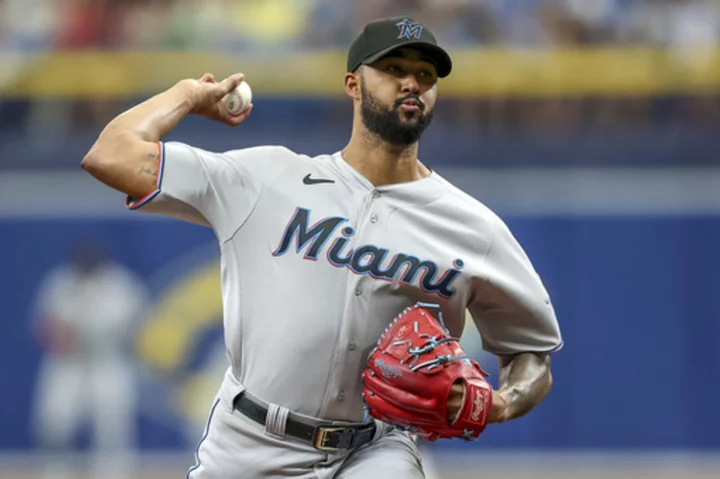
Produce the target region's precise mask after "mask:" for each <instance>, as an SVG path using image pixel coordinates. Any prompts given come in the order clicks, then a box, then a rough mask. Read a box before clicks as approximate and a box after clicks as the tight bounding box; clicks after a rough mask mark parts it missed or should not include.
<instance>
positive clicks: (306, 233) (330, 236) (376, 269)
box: [273, 208, 464, 298]
mask: <svg viewBox="0 0 720 479" xmlns="http://www.w3.org/2000/svg"><path fill="white" fill-rule="evenodd" d="M348 221H349V220H348V219H347V218H343V217H341V216H332V217H328V218H323V219H321V220H320V221H318V222H316V223H315V224H313V225H310V211H309V210H307V209H304V208H298V209H297V210H295V213H294V214H293V216H292V217H291V218H290V221H289V222H288V225H287V227H286V228H285V231H284V233H283V235H282V238H281V239H280V244H279V245H278V247H277V248H276V249H275V251H273V256H282V255H284V254H285V253H287V252H288V250H289V249H290V245H291V244H292V243H293V240H295V242H294V243H295V250H296V252H297V253H298V254H300V253H301V252H303V255H304V256H303V258H304V259H306V260H311V261H316V260H317V259H318V256H319V255H321V254H324V255H325V256H326V258H327V260H328V262H329V263H330V264H331V265H333V266H335V267H338V268H348V269H350V270H351V271H353V272H354V273H356V274H367V275H370V276H371V277H373V278H375V279H380V280H385V281H390V282H395V281H398V282H399V283H401V284H406V285H410V284H417V285H418V286H419V287H420V288H421V289H422V290H423V291H425V292H427V293H436V294H439V295H440V296H442V297H444V298H451V297H452V296H453V295H454V294H455V290H453V289H452V288H451V285H452V283H453V282H454V281H455V280H456V279H457V277H458V276H459V275H460V270H461V269H462V268H463V266H464V263H463V261H462V260H461V259H456V260H454V261H453V268H448V269H446V270H444V271H442V272H441V271H440V268H439V267H438V265H437V264H436V263H435V262H434V261H431V260H422V259H420V258H418V257H417V256H414V255H411V254H407V253H396V254H394V255H391V253H390V250H388V249H387V248H381V247H379V246H375V245H371V244H364V245H358V246H357V247H356V248H354V249H351V248H349V247H348V243H349V242H350V238H351V237H352V236H353V235H355V229H354V228H353V227H352V226H350V225H348V224H346V223H348Z"/></svg>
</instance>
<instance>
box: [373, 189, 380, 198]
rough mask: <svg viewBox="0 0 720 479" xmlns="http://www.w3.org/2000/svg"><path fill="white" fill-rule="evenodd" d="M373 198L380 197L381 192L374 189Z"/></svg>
mask: <svg viewBox="0 0 720 479" xmlns="http://www.w3.org/2000/svg"><path fill="white" fill-rule="evenodd" d="M373 198H375V199H378V198H380V192H379V191H377V190H375V191H373Z"/></svg>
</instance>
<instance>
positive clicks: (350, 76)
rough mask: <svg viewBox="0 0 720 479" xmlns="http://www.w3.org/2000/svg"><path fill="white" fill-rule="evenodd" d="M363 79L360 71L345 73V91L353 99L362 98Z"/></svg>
mask: <svg viewBox="0 0 720 479" xmlns="http://www.w3.org/2000/svg"><path fill="white" fill-rule="evenodd" d="M361 81H362V78H361V75H360V73H359V71H356V72H355V73H346V74H345V93H347V94H348V96H349V97H350V98H352V99H353V100H360V82H361Z"/></svg>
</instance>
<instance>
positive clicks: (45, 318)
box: [33, 240, 146, 479]
mask: <svg viewBox="0 0 720 479" xmlns="http://www.w3.org/2000/svg"><path fill="white" fill-rule="evenodd" d="M145 303H146V291H145V289H144V287H143V284H142V282H141V281H140V280H139V278H138V277H137V276H136V275H135V274H133V273H132V272H131V271H129V270H128V269H127V268H125V267H124V266H122V265H120V264H118V263H116V262H115V261H113V260H111V259H110V258H109V257H108V255H107V251H106V250H105V246H104V245H103V244H102V243H100V242H97V241H94V240H85V241H81V242H79V243H78V244H77V245H76V246H75V249H74V251H73V255H72V258H71V259H70V261H69V262H68V263H67V264H63V265H61V266H59V267H57V268H55V269H53V270H52V271H50V272H49V273H48V274H47V276H46V277H45V278H44V279H43V280H42V282H41V284H40V287H39V291H38V293H37V303H36V317H34V318H33V325H34V328H35V333H36V334H35V335H36V338H37V340H38V342H39V344H40V347H41V349H42V350H43V352H44V356H43V360H42V363H41V365H40V369H39V373H38V376H37V383H36V384H37V386H36V391H35V416H34V426H35V431H36V434H37V437H36V439H37V441H38V445H39V447H40V448H41V450H43V451H44V452H47V453H50V454H51V456H52V459H53V460H52V461H51V462H50V463H49V464H48V477H63V474H64V464H63V461H64V458H65V459H66V458H67V457H68V453H70V452H71V451H72V450H73V449H74V448H73V445H74V444H75V441H76V440H77V438H78V434H79V433H80V432H81V431H82V430H84V428H85V427H86V426H90V427H91V430H92V434H91V437H92V445H93V449H94V450H95V452H96V459H97V463H96V464H95V465H94V466H95V467H96V471H97V477H98V478H103V479H108V478H112V477H131V475H123V474H122V473H124V472H125V473H127V474H130V471H124V468H125V467H131V465H132V460H131V459H132V454H133V449H134V442H135V435H136V431H135V427H134V424H135V421H136V416H135V384H134V375H133V355H132V342H131V339H132V334H133V330H134V328H135V327H136V325H137V322H138V320H139V319H140V316H141V314H142V311H143V309H144V306H145Z"/></svg>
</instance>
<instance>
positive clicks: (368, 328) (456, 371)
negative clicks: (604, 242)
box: [82, 18, 562, 479]
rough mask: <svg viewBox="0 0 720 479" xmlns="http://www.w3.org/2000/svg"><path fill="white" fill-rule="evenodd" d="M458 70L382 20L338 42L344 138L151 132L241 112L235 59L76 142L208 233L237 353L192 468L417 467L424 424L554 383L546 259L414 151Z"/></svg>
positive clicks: (448, 430)
mask: <svg viewBox="0 0 720 479" xmlns="http://www.w3.org/2000/svg"><path fill="white" fill-rule="evenodd" d="M451 70H452V62H451V59H450V56H449V55H448V53H447V52H446V51H445V50H444V49H443V48H441V47H440V46H439V45H438V44H437V42H436V40H435V38H434V36H433V35H432V33H431V32H430V31H429V30H428V29H427V28H426V27H424V26H423V25H422V24H420V23H417V22H415V21H413V20H412V19H411V18H391V19H381V20H377V21H374V22H371V23H369V24H368V25H366V26H365V27H364V29H363V30H362V32H361V33H360V34H359V36H358V38H357V39H356V40H355V42H354V43H353V44H352V46H351V47H350V49H349V52H348V56H347V73H346V74H345V77H344V82H345V83H344V86H345V92H346V94H347V95H348V97H349V98H350V99H351V100H352V105H353V128H352V132H351V135H350V139H349V141H348V143H347V145H346V147H345V148H343V149H342V150H341V151H335V152H332V153H329V154H325V155H320V156H316V157H309V156H306V155H303V154H300V153H297V152H294V151H290V150H289V149H287V148H283V147H281V146H258V147H253V148H247V149H238V150H232V151H225V152H214V151H207V150H204V149H201V148H197V147H193V146H191V145H188V144H185V143H181V142H166V141H163V137H164V136H165V135H166V134H167V133H168V132H169V131H171V130H172V128H173V127H174V126H175V125H176V124H177V123H178V122H179V121H180V120H182V119H183V118H184V117H185V116H186V115H190V114H195V115H202V116H204V117H207V118H210V119H213V120H217V121H219V122H221V123H224V124H226V125H229V126H231V127H236V126H238V125H240V124H241V123H242V122H244V121H245V120H247V119H248V117H249V116H250V114H251V111H252V105H251V106H250V107H249V108H248V109H246V110H245V111H244V112H242V113H241V114H239V115H236V116H232V115H231V114H230V113H229V112H228V111H227V109H226V108H225V107H224V106H223V102H222V99H223V97H224V96H225V95H226V94H228V93H229V92H231V91H233V90H234V89H235V88H236V86H237V85H238V84H239V83H240V82H241V81H242V80H243V78H244V77H243V75H242V74H236V75H232V76H230V77H229V78H226V79H224V80H222V81H219V82H216V81H215V79H214V78H213V76H212V75H211V74H205V75H204V76H203V77H202V78H200V79H197V80H195V79H184V80H181V81H179V82H178V83H177V84H175V85H174V86H172V87H171V88H169V89H168V90H166V91H164V92H162V93H160V94H158V95H156V96H154V97H152V98H150V99H148V100H147V101H145V102H144V103H141V104H139V105H137V106H135V107H133V108H131V109H130V110H128V111H126V112H124V113H123V114H121V115H119V116H118V117H117V118H115V119H114V120H113V121H111V122H110V123H109V124H108V125H107V127H106V128H105V129H104V130H103V131H102V133H101V134H100V136H99V138H98V139H97V141H96V143H95V144H94V145H93V146H92V148H91V149H90V151H89V152H88V153H87V155H86V156H85V158H84V159H83V161H82V166H83V167H84V168H85V169H86V170H87V171H88V172H89V173H90V174H91V175H93V176H94V177H95V178H97V179H98V180H100V181H102V182H103V183H105V184H107V185H108V186H110V187H112V188H115V189H117V190H119V191H122V192H123V193H125V194H126V195H127V200H126V206H127V207H128V208H130V209H133V210H135V209H137V210H139V211H144V212H147V213H154V214H161V215H169V216H173V217H176V218H180V219H183V220H186V221H190V222H193V223H197V224H201V225H205V226H208V227H210V228H212V230H213V232H214V233H215V236H216V237H217V241H218V244H219V248H220V251H221V264H222V295H223V302H224V328H225V341H226V347H227V353H228V357H229V359H230V367H229V368H228V370H227V373H226V375H225V378H224V380H223V383H222V385H221V387H220V390H219V391H218V394H217V397H216V400H215V401H214V403H213V404H212V405H211V407H210V410H209V415H208V421H207V425H206V428H205V431H204V433H203V434H202V437H201V438H200V443H199V445H198V447H197V451H196V458H195V459H196V461H195V464H194V465H193V466H192V467H191V468H190V470H189V471H188V476H187V477H188V478H190V479H206V478H223V479H227V478H269V477H296V478H303V479H311V478H313V479H325V478H341V479H356V478H374V479H377V478H422V477H424V473H423V466H422V463H421V461H420V457H419V454H418V450H417V447H416V439H417V437H418V436H422V437H425V438H427V439H428V440H431V441H434V440H439V439H441V438H444V439H451V438H459V440H462V439H464V440H473V439H475V438H477V437H478V435H479V434H481V433H483V431H484V430H485V429H486V427H487V426H488V425H489V424H491V423H501V422H504V421H507V420H511V419H514V418H517V417H520V416H522V415H524V414H526V413H528V412H529V411H530V410H532V409H533V408H534V407H535V406H536V405H537V404H538V403H540V401H542V400H543V398H544V397H545V396H546V395H547V394H548V392H549V390H550V387H551V382H552V380H551V373H550V360H549V354H550V353H552V352H554V351H557V350H558V349H559V348H560V347H561V345H562V340H561V336H560V331H559V327H558V323H557V320H556V317H555V313H554V311H553V307H552V304H551V301H550V299H549V297H548V293H547V292H546V289H545V287H544V286H543V284H542V282H541V280H540V278H539V276H538V274H537V273H536V272H535V270H534V268H533V266H532V264H531V262H530V260H529V259H528V257H527V256H526V254H525V253H524V251H523V249H522V248H521V246H520V245H519V244H518V242H517V241H516V239H515V238H514V237H513V235H512V234H511V232H510V231H509V230H508V228H507V227H506V225H505V224H504V223H503V221H502V220H501V219H500V218H499V217H498V216H497V215H495V214H494V213H493V212H492V211H490V210H489V209H488V208H487V207H485V206H484V205H483V204H481V203H480V202H479V201H477V200H475V199H474V198H472V197H470V196H469V195H467V194H465V193H464V192H462V191H460V190H459V189H458V188H456V187H454V186H453V185H451V184H450V183H449V182H448V181H446V180H445V179H444V178H442V177H441V176H440V175H439V174H438V173H437V172H436V171H433V170H432V169H430V168H428V167H427V166H425V165H424V164H423V163H422V162H421V161H420V160H419V159H418V141H419V139H420V137H421V135H422V133H423V132H424V131H425V129H426V128H427V127H428V126H429V125H430V123H431V120H432V117H433V111H434V107H435V103H436V99H437V95H438V89H439V79H442V78H445V77H447V76H448V75H449V74H450V72H451ZM240 132H242V129H240ZM466 310H469V311H470V313H471V315H472V318H473V320H474V321H475V323H476V324H477V327H478V330H479V332H480V334H481V336H482V339H483V344H484V347H485V348H486V349H487V351H489V352H491V353H493V354H495V355H497V356H498V358H500V359H499V361H500V375H499V382H498V386H497V389H494V388H493V387H492V386H491V385H490V383H489V382H488V380H487V379H488V377H487V374H486V373H485V372H484V371H483V370H482V369H481V368H480V366H479V365H478V363H477V362H475V361H473V360H472V359H470V358H468V357H467V356H466V355H465V353H464V351H463V350H462V348H461V347H460V345H459V343H458V341H457V339H458V336H459V335H460V333H461V331H462V330H463V327H464V318H465V311H466ZM455 440H458V439H455Z"/></svg>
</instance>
